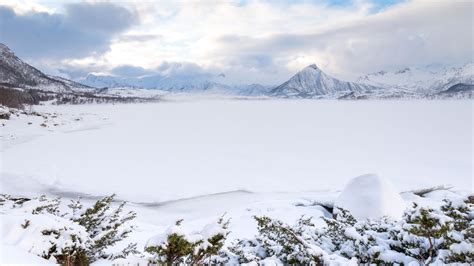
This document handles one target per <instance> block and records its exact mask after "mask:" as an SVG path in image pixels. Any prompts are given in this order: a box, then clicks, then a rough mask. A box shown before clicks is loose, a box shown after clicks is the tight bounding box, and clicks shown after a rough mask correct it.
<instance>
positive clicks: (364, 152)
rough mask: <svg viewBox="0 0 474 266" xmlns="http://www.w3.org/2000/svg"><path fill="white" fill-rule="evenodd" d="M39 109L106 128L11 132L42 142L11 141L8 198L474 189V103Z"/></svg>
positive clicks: (4, 156) (5, 180)
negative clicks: (379, 187)
mask: <svg viewBox="0 0 474 266" xmlns="http://www.w3.org/2000/svg"><path fill="white" fill-rule="evenodd" d="M35 109H36V110H38V111H51V112H58V113H65V114H71V115H75V116H81V115H82V114H92V115H98V117H100V122H97V121H95V122H94V123H92V122H91V124H88V123H89V122H88V120H87V119H83V121H80V122H78V123H81V127H79V128H77V129H74V130H70V129H68V130H66V129H60V128H59V129H57V130H56V129H54V130H53V129H52V130H39V129H38V131H35V130H29V128H28V126H24V125H23V124H26V123H27V121H11V122H10V121H9V122H8V123H12V124H7V125H6V127H5V129H3V131H2V134H7V133H5V132H7V131H8V134H13V135H14V134H20V135H21V134H24V135H25V134H26V135H28V134H31V136H26V135H25V136H23V137H24V139H25V141H17V142H15V143H14V144H12V143H7V141H6V140H4V143H3V145H2V146H3V147H2V151H1V162H2V165H1V177H2V187H3V188H2V190H3V192H8V193H12V194H18V193H20V192H21V191H22V190H24V191H29V192H31V191H34V190H35V189H38V191H39V190H45V189H49V190H56V191H65V192H74V193H75V192H78V193H86V194H91V195H105V194H110V193H117V194H118V197H119V198H122V199H127V200H132V201H135V202H158V201H166V200H173V199H180V198H187V197H192V196H198V195H206V194H211V193H219V192H227V191H235V190H248V191H256V192H298V191H305V192H311V191H319V190H339V189H341V188H342V186H343V185H344V184H345V183H346V182H347V181H348V180H349V179H350V178H352V177H355V176H358V175H361V174H365V173H377V174H379V175H380V176H384V177H387V178H389V179H391V180H392V181H393V183H394V184H395V185H396V186H397V188H398V189H399V190H400V191H403V190H410V189H415V188H422V187H428V186H435V185H445V184H449V185H453V186H455V187H456V188H459V189H466V190H471V189H472V165H473V157H472V149H473V144H472V136H473V135H472V125H473V112H472V101H314V100H294V101H293V100H291V101H290V100H286V101H285V100H258V101H257V100H256V101H244V100H199V101H178V102H163V103H153V104H126V105H81V106H38V107H35ZM102 118H106V119H105V120H102ZM20 122H21V123H23V124H21V123H20ZM29 126H30V127H38V125H35V124H33V125H29ZM12 127H13V128H12ZM15 127H18V130H17V129H15ZM23 127H25V128H28V131H25V130H23V131H22V130H21V128H23ZM25 132H26V133H25ZM31 132H33V133H31Z"/></svg>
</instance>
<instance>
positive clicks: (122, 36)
mask: <svg viewBox="0 0 474 266" xmlns="http://www.w3.org/2000/svg"><path fill="white" fill-rule="evenodd" d="M1 1H2V0H0V2H1ZM52 2H54V1H47V2H42V3H52ZM120 4H121V6H118V5H115V4H112V3H111V2H106V3H96V4H93V3H89V2H87V3H76V4H69V5H65V6H64V5H62V3H61V2H57V3H56V4H51V5H49V6H47V7H45V8H43V9H37V8H35V9H31V8H30V9H23V10H22V12H17V8H15V12H16V13H15V12H13V10H12V9H9V8H7V7H3V8H0V40H1V41H5V42H6V43H7V45H9V46H10V47H11V48H12V49H13V50H14V51H15V52H17V53H18V54H19V55H20V56H28V57H30V58H34V59H38V58H39V59H41V60H39V59H38V60H37V62H39V63H40V64H39V65H38V66H39V67H40V68H42V69H48V70H49V69H52V68H54V67H56V68H60V69H61V70H62V71H72V72H71V73H73V75H79V74H80V73H84V72H85V70H87V71H90V72H96V73H97V72H100V73H109V74H114V75H124V76H127V75H128V76H131V75H142V74H146V73H159V74H163V75H166V74H167V73H170V74H172V75H178V76H180V75H181V76H182V77H183V78H184V77H187V76H192V75H206V73H222V72H223V73H225V75H226V81H229V82H232V83H264V84H278V83H280V82H282V81H284V80H286V79H288V78H289V77H291V76H292V75H293V74H294V73H295V72H296V71H298V70H300V69H301V68H303V67H305V66H306V65H309V64H312V63H316V64H317V65H318V66H320V67H321V68H322V69H323V70H324V71H326V72H328V73H329V74H332V75H334V76H335V77H338V78H342V79H349V80H353V79H355V78H356V77H357V76H359V75H362V74H365V73H367V72H373V71H378V70H382V69H385V70H389V69H393V68H399V67H402V66H409V65H414V64H418V65H420V64H432V63H441V64H462V63H465V62H466V61H469V60H472V58H473V47H474V46H473V41H472V40H473V35H472V32H473V26H472V9H473V8H474V7H473V3H472V1H471V2H469V1H462V0H459V1H457V0H456V1H454V0H453V1H428V0H381V1H375V0H327V1H314V0H298V1H267V0H245V1H217V2H216V1H193V0H189V1H160V3H159V4H157V3H155V2H151V1H133V2H132V1H125V2H120ZM34 10H48V11H47V12H46V11H42V12H34ZM59 11H61V13H57V12H59ZM55 12H56V13H55ZM46 59H47V60H46ZM41 64H43V65H41ZM79 70H80V71H79ZM81 71H82V72H81Z"/></svg>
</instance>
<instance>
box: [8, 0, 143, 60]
mask: <svg viewBox="0 0 474 266" xmlns="http://www.w3.org/2000/svg"><path fill="white" fill-rule="evenodd" d="M137 22H138V15H137V14H136V13H134V12H133V11H130V10H129V9H127V8H124V7H121V6H117V5H115V4H112V3H73V4H67V5H66V6H65V13H52V14H50V13H47V12H35V11H29V12H26V13H22V14H17V13H15V11H14V10H13V9H12V8H11V7H7V6H0V39H1V40H2V42H4V43H5V44H7V45H8V46H10V47H12V48H13V49H14V51H15V52H16V53H17V54H19V55H20V56H22V57H25V58H30V59H39V58H57V59H63V58H80V57H85V56H89V55H91V54H100V53H104V52H106V51H107V50H108V49H109V46H110V43H111V40H112V38H113V37H114V36H116V35H118V34H119V33H121V32H123V31H125V30H126V29H128V28H130V27H131V26H132V25H134V24H136V23H137Z"/></svg>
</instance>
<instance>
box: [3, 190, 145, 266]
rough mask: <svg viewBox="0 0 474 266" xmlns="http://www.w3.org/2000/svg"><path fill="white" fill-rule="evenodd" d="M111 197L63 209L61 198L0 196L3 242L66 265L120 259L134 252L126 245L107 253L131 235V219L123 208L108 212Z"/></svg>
mask: <svg viewBox="0 0 474 266" xmlns="http://www.w3.org/2000/svg"><path fill="white" fill-rule="evenodd" d="M112 201H113V196H109V197H105V198H103V199H101V200H98V201H97V202H96V203H95V204H94V205H93V206H91V207H88V208H85V207H84V206H83V205H82V203H81V201H80V200H77V201H72V202H71V204H69V205H65V204H62V202H61V200H60V199H59V198H55V199H49V198H47V197H45V196H41V197H39V198H35V199H27V198H14V197H11V196H8V195H0V211H1V212H2V213H7V214H9V215H4V217H2V221H3V223H2V227H4V228H2V229H3V232H7V233H6V236H4V237H5V238H6V239H7V240H10V241H12V242H16V243H19V245H20V246H21V247H22V248H24V249H25V250H28V251H29V252H31V253H34V254H36V255H38V256H41V257H43V258H46V259H48V260H52V261H56V262H58V263H61V264H67V265H87V264H88V263H91V262H94V261H96V260H98V259H103V258H106V259H113V258H118V257H124V256H126V255H128V254H129V253H131V252H135V251H136V249H135V245H134V244H130V245H129V246H127V247H126V248H125V249H124V250H122V251H121V252H118V253H111V252H108V250H107V249H108V248H109V247H111V246H113V245H115V244H116V243H117V242H119V241H121V240H123V239H125V238H126V237H127V236H128V234H129V233H130V232H131V230H132V229H133V227H132V226H130V225H129V223H128V222H129V221H130V220H132V219H134V218H135V213H133V212H128V213H124V212H123V206H124V204H125V203H122V204H120V205H119V206H118V207H117V208H115V209H112V208H111V203H112Z"/></svg>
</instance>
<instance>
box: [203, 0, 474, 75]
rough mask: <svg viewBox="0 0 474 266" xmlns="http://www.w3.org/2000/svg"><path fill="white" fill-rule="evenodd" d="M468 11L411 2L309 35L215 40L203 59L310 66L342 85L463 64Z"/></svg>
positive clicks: (468, 47)
mask: <svg viewBox="0 0 474 266" xmlns="http://www.w3.org/2000/svg"><path fill="white" fill-rule="evenodd" d="M472 5H473V4H472V3H469V2H467V1H465V2H462V1H453V2H426V1H414V2H409V3H404V4H400V5H398V6H396V7H394V8H392V9H389V10H386V11H384V12H381V13H377V14H372V15H368V16H366V17H363V18H360V19H357V20H354V21H352V22H351V23H341V25H337V26H335V27H330V28H327V29H324V30H320V31H317V32H314V33H311V32H308V33H283V34H271V35H266V36H242V35H225V36H218V37H216V38H214V39H213V40H210V41H209V42H212V43H213V44H214V45H213V49H209V50H207V51H206V52H207V53H206V54H203V55H202V57H203V58H213V60H214V62H217V63H219V64H221V65H226V64H229V63H231V64H233V65H234V66H236V65H238V66H242V68H243V67H249V64H250V65H251V66H253V67H254V68H257V69H259V70H262V71H265V69H266V68H268V66H272V64H261V62H260V61H258V60H256V61H254V62H252V60H249V58H266V62H273V63H274V64H275V65H276V66H278V65H283V66H285V67H286V68H287V69H290V70H292V71H291V72H292V73H294V71H297V70H299V69H300V68H302V67H304V66H305V65H307V64H310V63H313V62H314V63H317V64H318V66H321V67H322V68H323V69H325V70H327V71H328V72H330V73H333V74H335V75H336V76H338V77H342V78H347V79H353V78H355V77H356V76H358V75H361V74H363V73H366V72H367V71H374V70H380V69H386V68H397V67H399V66H406V65H420V64H432V63H448V64H462V63H465V62H466V61H468V60H472V57H473V33H472V32H473V26H472V8H473V6H472ZM270 69H273V70H275V69H274V68H270ZM241 74H242V76H245V74H244V73H241ZM289 75H291V74H290V73H289V74H288V76H286V77H276V78H277V79H278V80H279V81H283V80H284V79H286V78H288V77H289Z"/></svg>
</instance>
